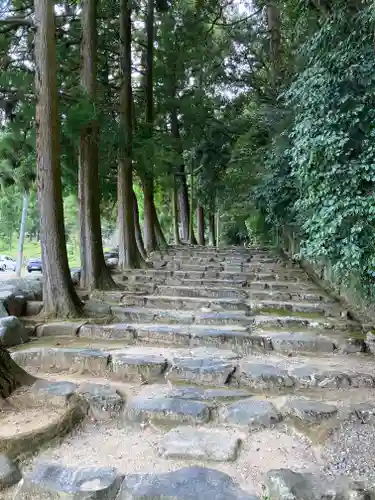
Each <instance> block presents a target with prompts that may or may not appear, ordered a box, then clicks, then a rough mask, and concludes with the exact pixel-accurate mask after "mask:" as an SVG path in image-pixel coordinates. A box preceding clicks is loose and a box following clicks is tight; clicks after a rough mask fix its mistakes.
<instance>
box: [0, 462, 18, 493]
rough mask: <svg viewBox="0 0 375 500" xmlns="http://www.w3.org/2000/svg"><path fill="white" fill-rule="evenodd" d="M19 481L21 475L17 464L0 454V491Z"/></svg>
mask: <svg viewBox="0 0 375 500" xmlns="http://www.w3.org/2000/svg"><path fill="white" fill-rule="evenodd" d="M21 479H22V475H21V472H20V470H19V468H18V466H17V464H16V463H15V462H13V461H12V460H10V459H9V458H8V457H7V456H6V455H4V454H3V453H0V491H1V490H5V489H6V488H9V487H10V486H13V485H14V484H16V483H18V482H19V481H20V480H21Z"/></svg>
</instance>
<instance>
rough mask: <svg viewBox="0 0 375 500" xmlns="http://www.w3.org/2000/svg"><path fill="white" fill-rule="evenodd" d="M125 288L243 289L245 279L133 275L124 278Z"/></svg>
mask: <svg viewBox="0 0 375 500" xmlns="http://www.w3.org/2000/svg"><path fill="white" fill-rule="evenodd" d="M124 281H125V286H126V287H127V288H129V287H131V286H137V285H141V284H143V285H144V286H148V287H150V288H154V287H155V286H157V285H169V286H175V285H185V286H208V287H222V286H223V287H226V286H230V287H232V286H233V287H245V286H246V285H247V281H246V279H245V278H244V279H225V278H224V279H222V278H184V277H181V276H148V275H141V274H140V275H133V276H131V277H129V278H127V277H126V279H125V280H124Z"/></svg>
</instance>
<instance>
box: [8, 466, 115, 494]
mask: <svg viewBox="0 0 375 500" xmlns="http://www.w3.org/2000/svg"><path fill="white" fill-rule="evenodd" d="M122 480H123V476H122V475H120V474H119V473H118V472H117V470H116V469H115V468H113V467H96V468H78V467H77V468H73V467H64V466H61V465H57V464H44V463H42V464H39V465H36V466H35V468H34V469H33V470H32V471H31V473H30V474H27V475H26V476H25V477H24V479H23V481H22V483H21V486H20V489H19V490H18V492H17V493H16V496H15V500H36V499H38V500H115V499H116V496H117V494H118V491H119V489H120V487H121V483H122Z"/></svg>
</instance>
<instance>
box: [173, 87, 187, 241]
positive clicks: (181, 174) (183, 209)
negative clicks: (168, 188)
mask: <svg viewBox="0 0 375 500" xmlns="http://www.w3.org/2000/svg"><path fill="white" fill-rule="evenodd" d="M173 98H175V96H173ZM171 132H172V137H173V138H174V139H175V143H176V149H177V153H178V154H179V156H180V158H181V163H180V165H179V166H178V167H177V172H176V180H177V193H178V205H179V207H178V208H179V213H180V221H181V232H182V239H183V240H184V241H188V240H189V220H190V206H189V192H188V187H187V182H186V173H185V165H184V164H183V160H182V153H183V151H182V144H181V136H180V127H179V123H178V116H177V109H176V107H173V108H172V111H171Z"/></svg>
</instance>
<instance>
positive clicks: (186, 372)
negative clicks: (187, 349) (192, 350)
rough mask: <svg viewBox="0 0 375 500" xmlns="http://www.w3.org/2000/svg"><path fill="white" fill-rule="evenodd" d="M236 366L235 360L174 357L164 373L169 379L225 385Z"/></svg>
mask: <svg viewBox="0 0 375 500" xmlns="http://www.w3.org/2000/svg"><path fill="white" fill-rule="evenodd" d="M235 368H236V362H235V361H230V360H225V359H220V358H216V357H212V358H209V357H207V358H203V357H202V358H199V357H197V358H194V357H191V358H174V359H173V364H172V368H171V369H170V370H169V371H168V373H167V374H166V378H167V379H168V380H171V381H185V382H193V383H197V384H206V385H216V384H217V385H225V384H227V383H229V380H230V377H231V375H232V374H233V372H234V370H235Z"/></svg>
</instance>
